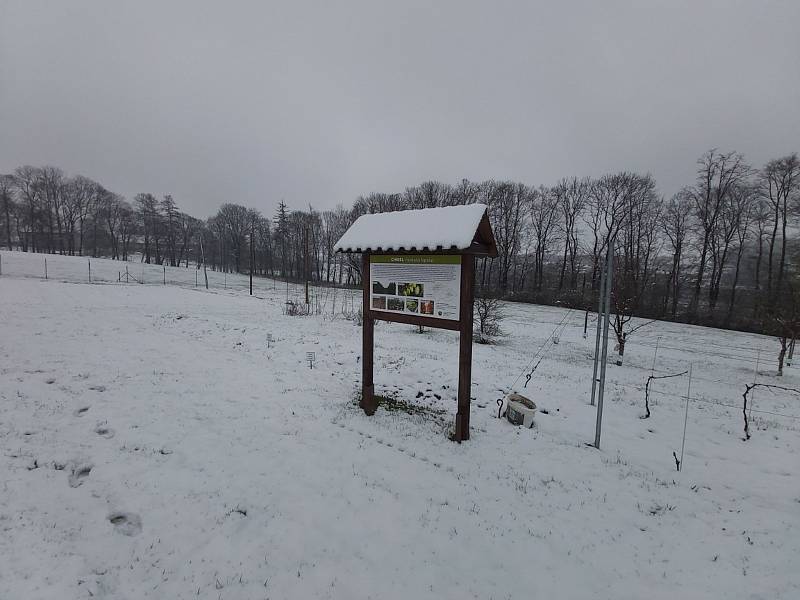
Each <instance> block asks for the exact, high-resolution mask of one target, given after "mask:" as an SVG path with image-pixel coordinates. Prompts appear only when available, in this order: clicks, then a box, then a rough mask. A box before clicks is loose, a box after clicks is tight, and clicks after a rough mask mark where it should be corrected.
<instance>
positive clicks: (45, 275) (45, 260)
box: [44, 258, 47, 279]
mask: <svg viewBox="0 0 800 600" xmlns="http://www.w3.org/2000/svg"><path fill="white" fill-rule="evenodd" d="M44 278H45V279H47V258H45V259H44Z"/></svg>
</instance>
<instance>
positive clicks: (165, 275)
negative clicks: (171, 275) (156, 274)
mask: <svg viewBox="0 0 800 600" xmlns="http://www.w3.org/2000/svg"><path fill="white" fill-rule="evenodd" d="M162 267H163V268H164V285H167V267H166V266H163V265H162Z"/></svg>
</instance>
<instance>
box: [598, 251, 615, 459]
mask: <svg viewBox="0 0 800 600" xmlns="http://www.w3.org/2000/svg"><path fill="white" fill-rule="evenodd" d="M613 276H614V244H613V242H612V243H610V244H609V247H608V258H607V259H606V284H605V310H604V314H603V347H602V352H601V355H600V389H599V391H598V394H597V423H596V424H595V429H594V447H595V448H597V449H598V450H599V449H600V429H601V427H602V424H603V395H604V392H605V388H606V361H607V359H608V322H609V320H610V318H609V317H610V314H609V313H610V308H611V287H612V284H613Z"/></svg>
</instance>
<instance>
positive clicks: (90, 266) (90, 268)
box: [87, 258, 92, 283]
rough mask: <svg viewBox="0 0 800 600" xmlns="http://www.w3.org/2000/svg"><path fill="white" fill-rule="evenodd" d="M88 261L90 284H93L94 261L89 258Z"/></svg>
mask: <svg viewBox="0 0 800 600" xmlns="http://www.w3.org/2000/svg"><path fill="white" fill-rule="evenodd" d="M87 261H88V262H89V283H92V259H91V258H89V259H87Z"/></svg>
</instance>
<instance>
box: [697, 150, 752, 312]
mask: <svg viewBox="0 0 800 600" xmlns="http://www.w3.org/2000/svg"><path fill="white" fill-rule="evenodd" d="M697 165H698V166H697V183H696V185H695V187H694V190H693V194H692V199H693V200H694V205H695V206H694V209H695V216H696V218H697V219H698V221H699V224H700V227H701V236H702V241H701V243H700V262H699V263H698V267H697V277H696V279H695V284H694V292H693V294H692V298H691V301H690V303H689V315H690V317H691V318H692V319H696V318H697V314H698V311H699V306H700V291H701V289H702V286H703V276H704V274H705V268H706V262H707V258H708V251H709V248H710V246H711V243H712V238H713V236H714V235H715V234H716V232H717V227H718V224H719V219H720V215H721V213H722V210H723V206H724V201H725V198H726V197H727V195H728V193H729V192H730V190H731V188H732V187H733V186H734V185H736V184H738V183H740V182H742V181H744V180H745V179H746V178H747V177H748V176H749V174H750V167H749V166H748V165H747V164H746V163H745V162H744V157H743V156H742V155H741V154H738V153H736V152H728V153H722V154H721V153H719V152H717V150H716V148H714V149H711V150H709V151H708V152H706V153H705V154H704V155H703V156H702V157H700V159H699V160H698V161H697Z"/></svg>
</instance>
